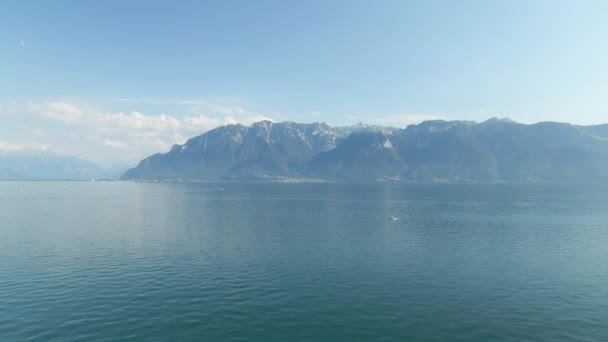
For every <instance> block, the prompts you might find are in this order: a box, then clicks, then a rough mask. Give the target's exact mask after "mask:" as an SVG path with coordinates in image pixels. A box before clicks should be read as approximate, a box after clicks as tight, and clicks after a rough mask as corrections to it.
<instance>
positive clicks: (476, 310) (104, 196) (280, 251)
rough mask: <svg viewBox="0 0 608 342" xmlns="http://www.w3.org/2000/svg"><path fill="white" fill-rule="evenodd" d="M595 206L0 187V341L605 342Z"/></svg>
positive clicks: (345, 190)
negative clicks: (413, 341) (393, 217)
mask: <svg viewBox="0 0 608 342" xmlns="http://www.w3.org/2000/svg"><path fill="white" fill-rule="evenodd" d="M220 187H221V188H223V189H224V190H223V191H222V190H220ZM606 190H608V188H605V187H604V188H602V187H600V188H597V187H596V188H590V187H573V186H557V185H533V186H532V185H527V186H526V185H398V184H376V185H373V184H361V185H346V184H231V183H227V184H203V183H198V184H143V183H129V182H97V183H90V182H75V183H73V185H72V186H69V183H68V182H0V237H1V239H0V260H2V262H1V263H0V340H3V341H21V340H36V341H72V340H73V341H83V340H98V341H104V340H107V341H115V340H194V341H198V340H209V341H243V340H247V341H403V340H426V341H445V340H450V341H474V340H477V341H487V340H491V339H496V340H522V339H529V340H535V341H539V340H544V341H556V340H581V341H583V340H584V341H603V340H605V337H606V336H608V326H606V325H605V322H608V286H606V284H608V263H606V262H605V261H606V260H608V249H607V248H606V247H605V246H606V245H607V244H608V192H607V191H606ZM391 215H393V216H396V217H398V218H399V220H398V221H392V220H389V219H388V218H389V217H390V216H391Z"/></svg>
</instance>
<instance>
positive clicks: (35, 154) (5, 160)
mask: <svg viewBox="0 0 608 342" xmlns="http://www.w3.org/2000/svg"><path fill="white" fill-rule="evenodd" d="M126 169H127V167H124V166H117V167H112V168H104V167H101V166H99V165H97V164H95V163H93V162H90V161H87V160H83V159H80V158H78V157H74V156H64V155H61V154H57V153H54V152H51V151H14V152H5V153H0V180H17V179H22V180H61V179H64V180H91V179H99V178H114V179H117V178H119V177H120V175H121V174H122V173H123V172H124V170H126Z"/></svg>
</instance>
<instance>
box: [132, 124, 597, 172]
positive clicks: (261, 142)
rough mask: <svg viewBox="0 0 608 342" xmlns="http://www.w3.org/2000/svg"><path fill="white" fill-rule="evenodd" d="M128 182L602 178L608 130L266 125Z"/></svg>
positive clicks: (182, 153) (162, 159) (146, 163)
mask: <svg viewBox="0 0 608 342" xmlns="http://www.w3.org/2000/svg"><path fill="white" fill-rule="evenodd" d="M122 179H130V180H163V179H171V180H178V179H179V180H206V181H216V180H285V179H322V180H340V181H341V180H343V181H378V180H402V181H484V182H488V181H489V182H497V181H513V182H530V181H550V182H573V181H590V182H605V181H608V125H598V126H575V125H570V124H566V123H555V122H542V123H537V124H533V125H525V124H520V123H516V122H513V121H511V120H508V119H491V120H488V121H485V122H482V123H475V122H470V121H426V122H423V123H421V124H418V125H410V126H408V127H407V128H404V129H398V128H387V127H379V126H366V125H362V124H360V125H356V126H349V127H331V126H328V125H327V124H324V123H312V124H298V123H294V122H281V123H272V122H270V121H262V122H258V123H255V124H253V125H251V126H249V127H245V126H242V125H228V126H222V127H218V128H216V129H213V130H211V131H209V132H207V133H205V134H203V135H200V136H197V137H194V138H192V139H190V140H188V141H187V142H186V143H185V144H183V145H175V146H173V148H171V150H170V151H169V152H167V153H158V154H154V155H152V156H150V157H148V158H146V159H144V160H142V161H141V162H140V163H139V165H138V166H137V167H135V168H133V169H131V170H129V171H127V172H126V173H125V174H124V175H123V177H122Z"/></svg>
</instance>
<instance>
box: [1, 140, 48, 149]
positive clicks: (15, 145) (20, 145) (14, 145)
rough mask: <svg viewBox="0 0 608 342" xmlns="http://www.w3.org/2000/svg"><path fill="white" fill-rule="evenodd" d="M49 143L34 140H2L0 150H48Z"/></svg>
mask: <svg viewBox="0 0 608 342" xmlns="http://www.w3.org/2000/svg"><path fill="white" fill-rule="evenodd" d="M48 149H49V145H46V144H39V143H32V142H20V141H18V142H8V141H0V152H16V151H22V150H48Z"/></svg>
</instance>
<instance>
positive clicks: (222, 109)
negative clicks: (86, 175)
mask: <svg viewBox="0 0 608 342" xmlns="http://www.w3.org/2000/svg"><path fill="white" fill-rule="evenodd" d="M190 103H191V104H192V103H194V101H191V102H190ZM202 103H203V101H199V102H198V103H197V105H199V107H198V110H197V112H198V113H197V114H193V113H191V114H190V115H187V116H174V115H169V114H158V115H146V114H144V113H142V112H140V111H125V112H122V111H107V110H104V109H102V108H100V107H99V106H97V105H96V104H95V103H91V102H87V101H82V100H43V101H24V102H11V103H7V104H4V105H1V104H0V118H2V119H5V121H7V122H10V121H11V120H8V119H11V118H12V119H13V126H14V127H10V126H7V127H5V129H7V128H8V129H9V130H11V133H13V136H15V135H18V136H20V137H23V136H29V137H31V138H32V140H33V141H32V142H31V143H29V144H23V143H20V144H16V143H9V142H4V143H0V150H19V149H24V148H27V147H28V146H30V147H32V146H34V145H36V146H38V145H40V144H39V143H37V142H35V140H36V139H42V138H44V142H45V143H47V142H48V144H49V145H51V146H52V148H53V149H54V150H56V151H57V152H60V153H67V154H74V155H77V156H80V157H83V158H85V159H91V160H93V161H97V162H101V163H112V162H130V163H135V162H137V161H138V160H140V159H141V158H143V157H146V156H148V155H150V154H152V153H156V152H164V151H167V150H168V149H169V148H170V147H171V146H172V145H174V144H182V143H184V142H185V141H186V140H187V138H190V137H193V136H197V135H200V134H202V133H204V132H206V131H208V130H210V129H213V128H215V127H218V126H221V125H226V124H236V123H240V124H244V125H249V124H251V123H253V122H256V121H261V120H271V118H269V117H268V116H266V115H263V114H260V113H256V112H252V111H248V110H246V109H244V108H242V107H238V106H237V107H231V106H224V105H214V104H209V103H205V104H204V106H202V105H201V104H202ZM24 122H28V127H26V128H22V129H23V131H22V132H21V133H19V132H16V130H17V129H18V128H17V126H19V125H22V124H23V123H24ZM32 125H36V127H32ZM49 126H50V127H52V129H51V128H49ZM42 128H44V136H42V135H40V134H38V135H37V134H32V132H42V131H43V130H42ZM13 131H14V132H13ZM46 146H47V148H48V145H46Z"/></svg>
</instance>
